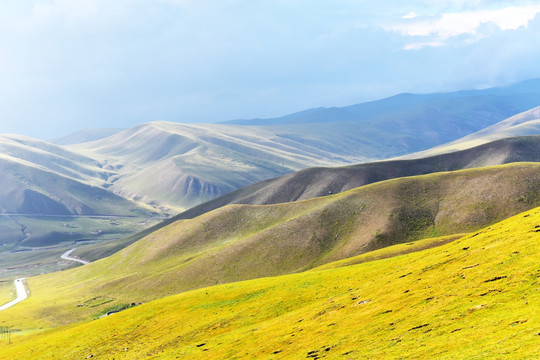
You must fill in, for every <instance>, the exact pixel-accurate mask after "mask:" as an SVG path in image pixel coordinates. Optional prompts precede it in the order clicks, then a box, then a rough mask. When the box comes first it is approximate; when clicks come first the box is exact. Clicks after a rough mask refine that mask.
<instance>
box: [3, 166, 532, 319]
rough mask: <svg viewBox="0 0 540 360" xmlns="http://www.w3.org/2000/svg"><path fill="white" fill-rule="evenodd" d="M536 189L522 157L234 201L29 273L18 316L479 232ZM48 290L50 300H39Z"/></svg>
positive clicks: (81, 310)
mask: <svg viewBox="0 0 540 360" xmlns="http://www.w3.org/2000/svg"><path fill="white" fill-rule="evenodd" d="M539 189H540V165H539V164H533V163H518V164H511V165H504V166H498V167H491V168H482V169H470V170H463V171H456V172H449V173H439V174H433V175H424V176H419V177H411V178H402V179H395V180H389V181H385V182H380V183H377V184H372V185H368V186H364V187H361V188H357V189H353V190H350V191H348V192H344V193H341V194H337V195H334V196H327V197H323V198H315V199H311V200H306V201H300V202H295V203H286V204H277V205H270V206H249V205H234V206H228V207H224V208H221V209H218V210H216V211H213V212H210V213H207V214H205V215H203V216H200V217H198V218H195V219H192V220H181V221H177V222H175V223H173V224H171V225H169V226H167V227H165V228H163V229H161V230H158V231H156V232H154V233H152V234H150V235H148V236H147V237H145V238H143V239H142V240H140V241H138V242H136V243H135V244H133V245H131V246H129V247H128V248H126V249H124V250H122V251H120V252H118V253H116V254H115V255H113V256H110V257H108V258H105V259H102V260H99V261H96V262H94V263H92V264H90V265H86V266H84V267H81V268H78V269H74V270H70V271H67V272H62V273H58V274H49V275H46V276H43V277H37V278H32V279H29V280H28V282H29V284H30V286H31V288H32V292H33V294H34V297H33V298H34V299H35V300H33V299H29V300H28V301H26V302H25V303H24V304H21V305H20V307H19V309H26V310H25V311H26V312H27V313H25V314H21V313H18V312H17V314H18V316H21V320H20V321H23V320H22V319H26V320H24V322H26V321H29V319H32V318H43V317H45V318H47V319H48V320H47V321H50V322H51V323H57V322H58V321H59V319H60V321H61V322H64V321H65V322H69V321H73V320H75V319H84V318H85V317H87V316H90V315H91V314H92V313H94V312H96V311H98V310H99V308H100V307H99V306H98V307H93V306H92V307H86V306H81V307H76V305H77V304H85V303H87V302H88V301H90V299H91V298H93V297H96V296H98V297H104V298H106V299H110V300H109V301H107V303H109V302H110V303H111V304H108V305H107V306H110V305H112V304H114V303H121V302H128V303H131V302H140V301H148V300H152V299H155V298H158V297H162V296H165V295H170V294H174V293H177V292H181V291H186V290H189V289H194V288H199V287H204V286H209V285H214V284H220V283H226V282H232V281H239V280H245V279H250V278H258V277H264V276H276V275H281V274H287V273H292V272H300V271H305V270H308V269H311V268H314V267H317V266H320V265H322V264H326V263H329V262H332V261H336V260H340V259H345V258H349V257H351V256H355V255H358V254H362V253H365V252H368V251H371V250H376V249H380V248H383V247H387V246H390V245H393V244H397V243H404V242H409V241H411V240H417V239H422V238H427V237H434V236H443V235H450V234H460V233H467V232H471V231H476V230H478V229H480V228H482V227H485V226H487V225H489V224H492V223H494V222H496V221H499V220H502V219H504V218H506V217H509V216H511V215H514V214H516V213H519V212H521V211H524V210H527V209H530V208H532V207H535V206H538V205H539V204H540V198H539V196H538V194H539V191H538V190H539ZM149 288H151V289H152V291H151V292H148V291H147V289H149ZM50 289H56V290H55V293H54V294H52V293H50ZM55 294H56V295H55ZM44 296H46V297H47V298H48V299H49V300H50V301H48V302H45V303H43V304H39V303H36V302H35V301H39V299H40V298H43V297H44ZM66 296H67V297H66ZM52 299H55V300H52ZM75 309H76V310H75ZM10 311H11V310H8V311H6V312H5V313H4V314H2V315H3V316H9V314H10ZM36 312H39V313H41V315H38V314H37V313H36ZM44 314H50V316H49V315H44Z"/></svg>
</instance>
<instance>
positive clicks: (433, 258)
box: [0, 208, 540, 359]
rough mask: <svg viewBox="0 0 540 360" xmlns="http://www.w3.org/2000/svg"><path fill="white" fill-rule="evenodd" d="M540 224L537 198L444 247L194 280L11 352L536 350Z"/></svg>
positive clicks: (471, 354)
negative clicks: (205, 283) (175, 291)
mask: <svg viewBox="0 0 540 360" xmlns="http://www.w3.org/2000/svg"><path fill="white" fill-rule="evenodd" d="M539 226H540V209H538V208H537V209H534V210H531V211H529V212H527V213H523V214H520V215H517V216H515V217H513V218H510V219H507V220H505V221H503V222H501V223H498V224H494V225H492V226H490V227H489V228H486V229H484V230H481V231H479V232H477V233H475V234H472V235H470V236H467V237H464V238H462V239H460V240H457V241H454V242H452V243H450V244H447V245H444V246H442V247H438V248H435V249H429V250H425V251H422V252H417V253H412V254H407V255H402V256H398V257H393V258H390V259H385V260H379V261H373V262H368V263H364V264H359V265H355V266H347V267H341V268H337V269H332V270H326V271H313V272H306V273H301V274H294V275H288V276H282V277H276V278H264V279H257V280H252V281H246V282H240V283H235V284H229V285H222V286H215V287H210V288H205V289H200V290H195V291H190V292H187V293H183V294H180V295H175V296H172V297H167V298H164V299H161V300H157V301H153V302H151V303H148V304H143V305H140V306H137V307H135V308H133V309H129V310H126V311H123V312H121V313H118V314H113V315H111V316H109V317H106V318H104V319H100V320H96V321H89V322H85V323H82V324H78V325H71V326H66V327H62V328H59V329H54V330H50V331H46V332H44V333H41V334H39V335H28V336H18V337H16V338H15V339H14V341H13V342H14V343H13V344H12V345H9V346H7V345H6V346H3V347H0V358H4V359H9V358H13V357H14V356H16V357H23V358H33V359H49V358H66V359H67V358H89V357H94V358H113V357H114V358H115V359H135V358H160V359H173V358H190V359H226V358H237V359H240V358H264V359H300V358H308V359H309V358H313V359H320V358H327V359H338V358H339V359H342V358H345V359H348V358H353V359H357V358H369V359H373V358H381V359H383V358H384V359H398V358H399V359H419V358H438V359H455V358H467V359H480V358H481V359H486V358H490V359H491V358H493V359H500V358H515V359H536V358H538V356H540V349H539V348H538V333H539V331H540V319H539V318H538V316H536V310H537V309H538V307H539V306H540V292H539V291H538V275H539V274H538V261H539V256H538V254H539V253H540V241H539V240H540V232H539V231H538V228H539Z"/></svg>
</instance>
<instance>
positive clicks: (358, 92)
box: [0, 0, 540, 139]
mask: <svg viewBox="0 0 540 360" xmlns="http://www.w3.org/2000/svg"><path fill="white" fill-rule="evenodd" d="M538 39H540V1H497V0H492V1H483V0H412V1H410V0H409V1H402V0H381V1H371V0H332V1H321V0H153V1H151V0H114V1H112V0H17V1H2V2H0V77H1V81H0V109H1V117H0V133H8V132H11V133H21V134H25V135H29V136H34V137H38V138H42V139H47V138H52V137H56V136H60V135H65V134H68V133H70V132H72V131H75V130H79V129H83V128H96V127H129V126H132V125H135V124H138V123H142V122H148V121H156V120H167V121H178V122H215V121H224V120H230V119H237V118H253V117H273V116H280V115H285V114H287V113H291V112H295V111H299V110H304V109H307V108H311V107H318V106H343V105H350V104H354V103H359V102H363V101H368V100H374V99H378V98H381V97H385V96H389V95H393V94H396V93H399V92H416V93H422V92H434V91H449V90H457V89H463V88H481V87H487V86H493V85H503V84H507V83H511V82H515V81H520V80H525V79H530V78H538V77H540V66H539V65H538V64H540V46H538Z"/></svg>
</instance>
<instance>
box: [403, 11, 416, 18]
mask: <svg viewBox="0 0 540 360" xmlns="http://www.w3.org/2000/svg"><path fill="white" fill-rule="evenodd" d="M416 17H418V15H417V14H416V13H415V12H414V11H411V12H409V13H407V14H406V15H403V16H402V17H401V18H402V19H414V18H416Z"/></svg>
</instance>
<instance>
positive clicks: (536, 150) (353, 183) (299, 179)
mask: <svg viewBox="0 0 540 360" xmlns="http://www.w3.org/2000/svg"><path fill="white" fill-rule="evenodd" d="M520 161H533V162H539V161H540V135H537V136H524V137H516V138H508V139H503V140H499V141H494V142H492V143H488V144H485V145H481V146H478V147H475V148H472V149H468V150H464V151H458V152H454V153H449V154H443V155H439V156H434V157H427V158H421V159H416V160H397V161H381V162H373V163H366V164H359V165H353V166H347V167H338V168H310V169H305V170H301V171H298V172H295V173H292V174H288V175H285V176H282V177H279V178H276V179H270V180H266V181H263V182H260V183H257V184H254V185H250V186H247V187H245V188H242V189H239V190H236V191H234V192H231V193H229V194H226V195H224V196H221V197H219V198H216V199H214V200H211V201H209V202H206V203H203V204H201V205H199V206H196V207H194V208H192V209H190V210H187V211H185V212H183V213H181V214H179V215H177V216H176V217H174V219H188V218H193V217H195V216H198V215H201V214H203V213H205V212H208V211H211V210H213V209H217V208H219V207H222V206H225V205H227V204H253V205H263V204H276V203H282V202H290V201H297V200H305V199H310V198H313V197H317V196H325V195H330V194H337V193H340V192H343V191H346V190H350V189H353V188H356V187H359V186H362V185H366V184H370V183H374V182H377V181H382V180H387V179H393V178H398V177H404V176H413V175H423V174H429V173H434V172H440V171H453V170H460V169H467V168H474V167H481V166H492V165H501V164H506V163H511V162H520Z"/></svg>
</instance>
